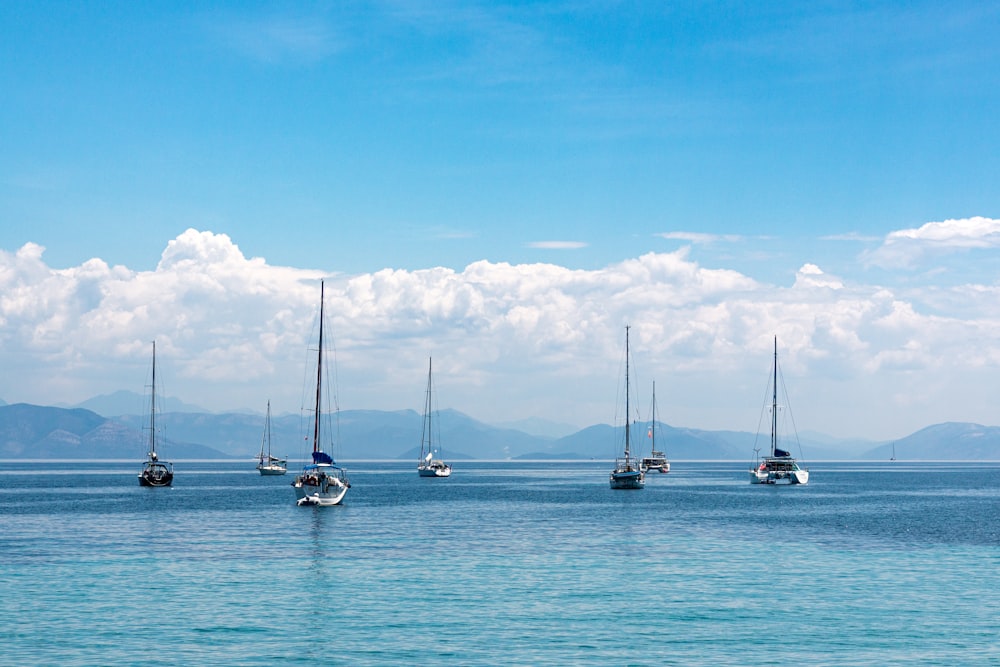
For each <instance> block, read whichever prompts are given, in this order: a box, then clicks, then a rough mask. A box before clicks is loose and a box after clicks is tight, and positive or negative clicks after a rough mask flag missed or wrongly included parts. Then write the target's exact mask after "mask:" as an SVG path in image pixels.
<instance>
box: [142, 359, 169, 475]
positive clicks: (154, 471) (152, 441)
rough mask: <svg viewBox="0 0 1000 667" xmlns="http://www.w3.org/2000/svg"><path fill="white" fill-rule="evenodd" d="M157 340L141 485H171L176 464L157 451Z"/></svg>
mask: <svg viewBox="0 0 1000 667" xmlns="http://www.w3.org/2000/svg"><path fill="white" fill-rule="evenodd" d="M156 436H157V433H156V341H155V340H154V341H153V379H152V384H151V385H150V392H149V452H148V454H147V455H146V462H145V463H144V464H143V466H142V470H141V471H140V472H139V486H170V485H171V484H172V483H173V481H174V466H173V464H172V463H170V462H169V461H161V460H160V457H159V455H158V454H157V453H156Z"/></svg>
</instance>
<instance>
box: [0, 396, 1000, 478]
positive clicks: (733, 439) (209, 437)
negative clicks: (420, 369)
mask: <svg viewBox="0 0 1000 667" xmlns="http://www.w3.org/2000/svg"><path fill="white" fill-rule="evenodd" d="M113 396H114V397H115V399H116V400H108V399H107V398H106V397H105V398H102V399H101V400H97V399H92V400H91V401H89V402H88V405H92V406H94V407H97V406H99V405H100V406H103V408H104V409H111V410H114V409H115V406H117V405H120V404H121V403H122V401H124V402H126V403H128V404H130V405H132V406H133V409H134V406H138V405H141V402H142V399H141V397H138V396H136V395H129V394H128V392H121V395H113ZM182 407H189V406H183V405H182ZM190 408H191V409H194V410H195V411H191V412H186V411H181V410H178V411H172V412H165V413H163V414H160V415H158V418H157V425H158V430H159V431H160V433H161V438H162V440H161V442H162V444H160V445H158V448H157V449H158V451H159V452H160V453H161V454H162V456H163V457H164V458H166V459H224V458H253V457H255V456H256V455H257V453H258V452H259V451H260V446H261V437H262V433H263V425H264V417H263V415H260V414H253V413H251V412H239V413H237V412H233V413H222V414H213V413H207V412H202V411H197V408H196V407H195V406H190ZM148 419H149V417H148V415H147V416H141V415H136V414H134V413H122V414H117V415H108V416H102V415H101V414H99V413H98V412H96V411H95V410H93V409H87V408H85V407H46V406H37V405H29V404H24V403H20V404H14V405H7V404H5V403H3V402H2V401H0V458H5V459H137V460H138V459H142V458H144V457H145V454H146V451H147V447H146V443H147V441H148V428H147V422H148ZM309 421H310V420H308V419H303V418H302V417H300V416H299V415H278V416H272V418H271V450H272V453H273V454H275V455H279V456H289V457H290V458H292V459H305V458H308V455H309V451H310V449H311V444H310V443H311V440H309V438H310V437H311V436H310V435H309V430H308V429H309V426H308V423H309ZM511 423H519V422H508V424H511ZM421 424H422V417H421V415H420V414H419V413H417V412H415V411H414V410H399V411H378V410H345V411H342V412H340V413H339V415H338V419H337V421H336V425H335V427H334V428H335V430H336V432H337V435H336V438H335V440H336V442H337V443H339V444H338V446H337V448H336V451H335V453H336V455H337V457H338V458H342V459H348V460H350V459H354V460H358V459H402V460H406V459H414V460H415V459H416V458H417V456H418V450H419V445H420V433H421ZM523 424H524V426H523V428H531V429H532V431H533V432H532V433H529V432H526V431H525V430H521V429H519V428H512V427H509V426H497V425H490V424H486V423H484V422H480V421H477V420H475V419H473V418H471V417H469V416H467V415H465V414H462V413H460V412H457V411H455V410H442V411H441V412H440V413H439V414H438V419H437V425H438V426H439V428H440V442H441V443H442V445H443V455H444V458H446V459H449V460H461V459H486V460H506V459H612V458H614V457H615V456H616V455H617V454H618V453H619V450H620V448H621V443H622V442H623V434H622V431H623V428H622V427H617V428H616V427H612V426H609V425H606V424H597V425H594V426H589V427H587V428H584V429H582V430H576V431H574V432H572V433H569V434H567V435H563V436H559V437H557V436H554V435H551V434H546V433H554V432H555V433H557V432H565V430H566V429H567V428H568V427H566V426H565V425H558V424H553V423H547V422H540V421H538V420H533V421H529V422H523ZM647 426H648V425H647V424H640V425H637V429H638V430H639V431H640V433H639V434H638V435H640V436H641V437H638V438H635V439H634V446H635V447H637V448H638V449H639V451H638V454H639V455H640V456H641V455H642V454H643V450H646V451H647V452H648V448H649V442H648V440H647V438H646V437H645V436H646V429H647ZM656 434H657V445H658V449H659V448H664V449H665V450H666V453H667V456H668V457H669V458H670V459H672V460H744V459H746V460H750V459H752V458H753V457H754V450H755V449H760V450H762V451H764V450H766V449H767V447H768V444H769V434H763V435H757V434H754V433H749V432H742V431H708V430H700V429H691V428H680V427H674V426H670V425H668V424H662V423H658V424H657V431H656ZM785 444H786V445H789V446H790V447H791V449H792V451H793V454H794V455H796V456H799V457H800V458H802V459H804V460H806V461H809V460H888V459H889V457H890V456H891V453H892V450H893V447H895V453H896V457H897V459H900V460H959V461H972V460H1000V427H995V426H982V425H979V424H968V423H944V424H936V425H933V426H928V427H927V428H924V429H922V430H920V431H917V432H916V433H913V434H911V435H909V436H907V437H905V438H900V439H898V440H896V441H894V442H876V441H868V440H859V439H836V438H831V437H829V436H825V435H822V434H815V433H805V434H799V440H798V445H795V444H791V443H788V442H787V441H786V442H785ZM786 448H788V447H786Z"/></svg>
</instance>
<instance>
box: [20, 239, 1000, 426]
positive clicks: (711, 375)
mask: <svg viewBox="0 0 1000 667" xmlns="http://www.w3.org/2000/svg"><path fill="white" fill-rule="evenodd" d="M321 278H325V280H326V306H327V312H328V313H329V314H330V321H331V329H330V331H329V333H330V335H331V336H332V338H333V340H334V341H335V344H336V348H337V354H336V359H337V368H338V373H339V375H340V378H341V383H342V384H343V385H344V386H345V387H346V388H347V389H346V390H345V393H346V395H347V396H349V397H350V398H349V399H347V400H346V401H342V405H345V407H364V408H375V409H399V408H401V407H410V406H413V405H419V404H420V398H421V394H420V392H421V391H422V389H421V387H422V386H423V385H422V384H421V379H420V378H421V374H422V373H425V372H426V371H425V370H423V369H425V368H426V358H427V356H429V355H433V356H434V358H435V366H436V367H438V366H440V372H439V374H440V379H439V382H440V383H441V388H442V389H445V396H450V397H451V401H449V402H450V403H452V404H453V405H454V406H455V407H457V408H459V409H463V410H465V411H467V412H469V413H471V414H473V415H474V416H479V417H480V418H493V419H497V420H501V419H502V418H504V417H509V416H511V415H515V416H522V415H523V416H533V415H537V416H541V415H548V416H550V417H552V416H553V415H558V416H559V418H560V419H563V420H569V421H571V422H575V423H579V424H582V425H588V424H591V423H595V422H600V421H610V420H611V418H612V415H608V411H609V410H610V409H611V406H609V405H608V402H609V401H608V394H609V393H611V394H613V388H614V381H615V374H616V369H617V362H618V360H619V359H620V354H621V344H622V338H623V327H624V325H625V324H631V325H632V327H633V328H632V332H633V348H634V352H635V354H636V356H637V358H639V359H641V360H642V363H641V364H638V367H637V369H636V373H637V377H638V378H639V381H643V378H644V377H645V378H648V379H651V378H652V377H655V376H657V375H658V374H659V375H660V376H665V377H667V378H669V379H670V381H669V382H667V383H665V385H666V386H668V387H669V386H675V387H677V389H675V391H676V392H679V393H676V394H675V395H674V400H675V401H676V402H677V403H678V405H677V407H676V408H675V410H676V411H677V412H676V413H677V414H678V415H679V417H678V418H681V417H680V415H685V417H683V418H684V419H685V420H687V421H688V423H692V422H693V425H695V426H701V427H706V428H715V427H721V426H725V427H730V428H749V427H750V426H749V425H748V424H747V423H743V424H742V425H741V424H740V423H738V422H739V421H740V420H739V419H736V417H737V416H738V413H734V412H733V410H732V409H731V407H728V408H727V407H726V406H732V405H746V404H747V403H748V400H747V394H749V393H755V392H756V390H757V383H758V380H762V378H764V375H765V374H766V368H764V367H762V366H766V364H767V361H768V359H769V350H770V347H771V345H772V344H773V343H772V341H773V337H774V336H777V337H778V341H779V347H780V349H781V357H782V363H783V367H784V368H785V369H786V372H787V373H789V374H790V375H791V376H793V377H794V378H796V380H797V381H798V382H799V383H800V390H802V391H803V393H804V394H806V395H809V394H810V393H811V394H813V395H814V396H815V395H816V394H819V395H821V396H823V399H822V400H821V401H816V402H815V403H814V404H813V405H814V406H816V407H814V408H813V409H814V414H813V415H811V416H812V417H813V418H812V420H810V421H811V427H812V428H822V426H823V424H822V422H823V420H829V421H830V424H831V427H832V430H833V431H834V432H836V428H837V427H843V424H844V417H843V415H842V414H840V413H838V412H837V409H836V406H837V405H838V403H837V401H836V400H834V398H833V397H834V396H839V395H840V394H842V393H846V394H848V395H849V398H847V399H837V400H854V401H858V402H860V401H861V400H862V399H871V400H873V401H875V402H876V403H878V402H879V401H889V400H896V398H897V397H898V396H893V395H892V391H891V390H890V389H891V387H889V386H888V385H893V386H900V387H902V388H904V389H905V387H906V386H909V385H911V384H920V385H921V386H929V387H932V388H933V387H939V388H940V389H929V390H928V392H927V396H926V402H923V401H924V399H921V401H914V403H916V404H915V405H914V406H913V408H912V409H913V410H914V411H915V412H914V415H912V416H911V418H912V419H914V420H921V421H920V423H918V424H917V425H916V426H917V427H921V426H924V425H926V424H927V423H928V422H927V421H926V419H927V418H929V415H931V414H936V413H938V412H940V411H942V410H943V407H942V406H944V405H956V404H958V403H959V402H963V401H964V402H965V403H967V404H969V405H971V404H973V403H975V402H976V401H979V402H984V401H985V399H983V398H982V397H983V396H985V395H986V394H987V393H988V392H982V391H980V390H976V389H975V387H976V384H975V382H973V381H971V380H961V379H960V378H961V377H963V375H964V376H974V375H975V374H977V373H991V374H993V375H995V373H996V372H997V369H996V368H995V367H996V366H997V365H1000V306H998V305H997V304H998V303H1000V299H998V297H1000V293H998V292H1000V288H997V287H996V286H985V285H980V286H969V285H966V286H962V287H961V288H955V289H950V290H949V289H944V288H936V289H934V290H933V291H931V292H927V293H924V292H917V291H911V292H908V293H905V294H901V293H896V292H893V291H892V290H889V289H887V288H885V287H880V286H877V285H863V284H853V283H851V282H849V281H846V280H844V279H842V278H839V277H836V276H832V275H830V274H827V273H826V272H824V271H823V269H822V268H821V267H820V266H819V265H817V264H813V263H806V264H803V265H802V266H801V267H800V268H799V270H798V271H797V272H796V277H795V280H794V282H793V283H792V284H791V285H787V286H782V285H774V284H768V283H762V282H759V281H757V280H754V279H753V278H751V277H749V276H747V275H744V274H742V273H740V272H738V271H733V270H729V269H721V268H707V267H704V266H701V265H699V264H698V263H697V262H694V261H692V260H691V259H690V258H689V253H688V248H681V249H679V250H677V251H674V252H670V253H647V254H644V255H642V256H639V257H635V258H631V259H627V260H624V261H621V262H618V263H615V264H611V265H608V266H605V267H603V268H600V269H595V270H581V269H571V268H567V267H564V266H559V265H556V264H551V263H535V264H508V263H504V262H490V261H479V262H475V263H473V264H470V265H468V266H466V267H465V268H464V269H462V270H454V269H450V268H443V267H435V268H428V269H423V270H401V269H383V270H381V271H376V272H373V273H365V274H360V275H343V274H332V275H331V274H329V273H327V272H323V271H318V270H312V269H300V268H293V267H282V266H272V265H270V264H268V263H267V261H266V260H265V259H263V258H247V257H246V256H244V254H243V253H242V252H241V251H240V249H239V246H238V245H237V244H236V243H234V242H233V240H232V239H231V238H230V237H228V236H227V235H225V234H217V233H213V232H209V231H198V230H194V229H189V230H187V231H185V232H184V233H183V234H181V235H180V236H178V237H177V238H175V239H173V240H171V241H170V242H168V243H167V244H166V247H165V249H164V251H163V253H162V256H161V259H160V262H159V264H158V265H157V266H156V268H155V269H154V270H152V271H133V270H131V269H129V268H127V267H123V266H109V265H108V264H107V263H106V262H104V261H102V260H100V259H96V258H95V259H92V260H89V261H87V262H85V263H83V264H81V265H80V266H77V267H72V268H69V269H53V268H51V267H48V266H47V265H46V264H45V262H44V249H43V248H42V247H40V246H38V245H36V244H31V243H29V244H26V245H24V246H23V247H22V248H20V249H19V250H17V251H16V252H13V253H11V252H6V251H0V367H3V368H4V369H5V372H4V374H3V376H2V378H0V397H3V398H4V399H5V400H8V401H9V400H26V401H30V402H42V403H55V402H59V401H62V402H76V401H82V400H84V399H86V398H89V397H91V396H93V395H97V394H100V393H108V392H111V391H115V390H118V389H123V388H126V389H128V388H131V389H133V390H136V391H139V390H141V388H142V381H143V378H144V376H143V373H144V368H145V365H146V363H147V360H148V355H149V348H150V342H151V341H152V340H154V339H155V340H156V341H157V352H158V359H159V358H161V357H162V367H163V371H162V372H163V375H164V377H165V378H167V379H168V385H167V386H166V391H167V392H169V393H170V394H172V395H176V396H178V397H180V398H182V399H184V400H186V401H187V402H189V403H196V404H201V405H204V406H206V407H208V408H210V409H218V410H223V409H235V408H242V407H253V406H258V407H259V405H262V404H263V403H264V402H265V401H266V400H267V399H268V398H271V399H273V401H274V403H275V405H276V407H277V409H279V410H280V409H286V410H287V409H294V407H296V406H294V403H295V402H296V401H298V400H299V399H301V392H302V388H303V368H304V359H305V358H306V357H307V355H308V349H309V345H310V337H311V336H312V335H313V334H314V327H315V319H316V310H317V302H318V297H319V286H318V282H319V280H320V279H321ZM950 303H958V304H960V309H961V311H960V312H961V314H959V312H956V313H954V314H952V315H949V314H947V310H946V308H947V307H948V304H950ZM439 360H440V361H439ZM990 369H992V370H990ZM949 376H950V377H951V379H950V380H946V379H945V378H946V377H949ZM171 378H172V379H173V385H172V386H171V385H170V384H169V380H170V379H171ZM822 383H842V384H843V385H844V386H843V387H838V388H839V389H840V390H841V391H837V392H831V390H830V389H829V387H827V388H826V389H824V390H822V391H820V390H819V389H817V388H816V387H812V386H811V385H816V384H819V385H821V384H822ZM894 383H895V384H894ZM658 386H659V383H658ZM681 386H683V388H684V389H683V391H680V389H679V388H680V387H681ZM956 386H957V387H965V386H968V391H967V392H965V393H964V394H963V391H964V390H961V391H956V390H955V389H954V388H955V387H956ZM949 387H950V389H949ZM848 388H849V389H848ZM845 390H846V391H845ZM665 391H668V390H667V389H665ZM977 396H978V398H975V397H977ZM970 397H973V398H970ZM611 400H613V397H612V399H611ZM750 402H752V401H750ZM897 402H899V401H897ZM685 404H687V405H686V407H685V408H684V411H683V412H682V411H681V406H683V405H685ZM758 407H759V406H752V408H751V409H753V408H758ZM963 409H965V408H963ZM984 409H985V408H984ZM990 409H992V408H990ZM797 410H798V408H797ZM853 410H859V411H861V412H863V413H864V414H869V413H871V408H862V407H861V406H859V405H856V404H852V406H851V411H853ZM874 410H875V412H874V413H871V414H883V413H880V412H879V410H878V409H877V407H876V408H875V409H874ZM883 417H885V418H884V419H881V420H877V421H879V424H878V425H877V427H878V428H886V424H887V423H889V422H890V421H891V419H904V416H903V415H902V414H900V415H896V414H893V416H892V417H891V419H890V418H889V417H887V416H885V415H884V414H883ZM956 418H957V417H956ZM700 420H706V421H704V422H702V421H700ZM707 420H711V421H707ZM730 420H733V421H735V422H737V423H733V421H730ZM981 421H988V420H986V419H982V420H981ZM747 422H750V423H751V424H752V423H755V422H753V421H752V419H747ZM861 422H862V418H861V417H859V418H858V420H857V421H851V422H850V423H851V424H861ZM914 430H915V429H914Z"/></svg>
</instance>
